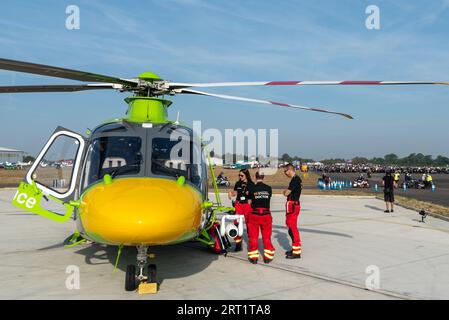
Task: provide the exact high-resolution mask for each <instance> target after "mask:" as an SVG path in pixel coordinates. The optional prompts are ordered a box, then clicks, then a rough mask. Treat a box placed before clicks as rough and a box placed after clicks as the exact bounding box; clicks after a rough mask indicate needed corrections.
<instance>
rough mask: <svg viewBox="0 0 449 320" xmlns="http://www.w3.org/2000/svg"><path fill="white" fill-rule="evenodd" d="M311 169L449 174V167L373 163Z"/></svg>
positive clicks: (334, 165)
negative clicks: (380, 164)
mask: <svg viewBox="0 0 449 320" xmlns="http://www.w3.org/2000/svg"><path fill="white" fill-rule="evenodd" d="M309 167H310V170H312V171H316V172H327V173H386V172H387V170H393V171H394V172H399V173H404V174H405V173H407V172H408V173H421V174H422V173H430V174H436V173H444V174H449V168H447V167H399V166H379V165H373V164H349V163H344V164H332V165H314V166H309Z"/></svg>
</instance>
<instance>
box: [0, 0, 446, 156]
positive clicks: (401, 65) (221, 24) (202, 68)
mask: <svg viewBox="0 0 449 320" xmlns="http://www.w3.org/2000/svg"><path fill="white" fill-rule="evenodd" d="M72 4H74V5H77V6H79V8H80V11H81V28H80V29H79V30H67V29H66V28H65V20H66V18H67V15H66V13H65V9H66V7H67V6H68V5H72ZM371 4H374V5H377V6H378V7H379V8H380V23H381V28H380V30H368V29H367V28H366V27H365V19H366V18H367V14H366V13H365V9H366V7H367V6H368V5H371ZM448 18H449V0H444V1H443V0H440V1H410V0H408V1H405V0H404V1H374V0H370V1H337V0H335V1H276V2H275V1H255V0H254V1H252V0H251V1H250V0H246V1H200V0H172V1H170V0H160V1H126V2H125V1H60V0H59V1H56V0H55V1H39V0H37V1H21V0H16V1H8V2H6V1H4V3H2V10H1V11H0V57H3V58H9V59H17V60H25V61H30V62H37V63H42V64H50V65H56V66H61V67H67V68H73V69H80V70H86V71H92V72H98V73H104V74H108V75H114V76H120V77H134V76H136V75H138V74H140V73H141V72H143V71H153V72H156V73H158V74H160V75H161V76H162V77H163V78H165V79H169V80H173V81H179V82H189V81H191V82H215V81H265V80H267V81H269V80H435V81H449V41H448V40H449V39H448V34H449V19H448ZM58 83H72V81H69V80H66V81H64V80H62V79H52V78H47V77H40V76H34V75H26V74H22V73H12V72H6V71H0V84H1V85H11V84H58ZM209 91H210V92H216V93H225V94H234V95H239V96H243V97H252V98H260V99H270V100H274V101H280V102H287V103H294V104H300V105H305V106H316V107H324V108H328V109H332V110H336V111H341V112H346V113H350V114H352V115H353V116H354V117H355V120H353V121H349V120H346V119H344V118H340V117H337V116H332V115H323V114H320V113H312V112H306V111H299V110H289V109H283V108H279V107H274V106H273V107H271V106H264V105H261V106H259V105H253V104H245V103H241V102H230V101H222V100H217V99H215V98H209V97H196V96H177V97H175V98H173V101H174V104H173V105H172V106H171V107H170V111H169V114H170V116H171V118H176V114H177V112H178V111H179V112H180V117H181V120H182V121H183V122H185V123H191V122H192V121H193V120H202V121H203V124H202V125H203V128H219V129H225V128H243V129H246V128H267V129H269V128H278V129H279V137H280V152H281V153H283V152H288V153H289V154H292V155H299V156H302V157H309V158H314V159H317V160H318V159H323V158H331V157H332V158H336V157H344V158H351V157H353V156H356V155H360V156H367V157H372V156H383V155H385V154H387V153H390V152H394V153H397V154H398V155H400V156H404V155H408V154H409V153H412V152H423V153H425V154H432V155H434V156H436V155H438V154H443V155H446V156H448V155H449V150H448V137H449V126H448V119H449V87H446V86H420V87H418V86H394V87H373V86H370V87H361V86H345V87H329V86H323V87H315V86H314V87H283V88H282V87H276V88H272V87H270V88H266V87H263V88H262V87H257V88H246V87H245V88H227V89H211V90H209ZM126 96H127V95H126V94H123V93H117V92H103V91H99V92H80V93H53V94H43V93H41V94H15V95H12V94H3V95H0V146H3V147H10V148H18V149H22V150H25V151H27V152H29V153H31V154H34V153H36V152H37V151H39V150H40V147H41V146H42V145H43V143H44V142H45V140H46V139H47V138H48V136H49V135H50V134H51V132H53V130H54V128H55V127H57V126H58V125H62V126H65V127H67V128H69V129H72V130H75V131H78V132H85V131H86V128H93V127H95V126H96V125H97V124H99V123H101V122H102V121H104V120H106V119H110V118H115V117H119V116H121V115H123V113H124V112H125V110H126V105H125V103H124V102H123V99H124V98H125V97H126Z"/></svg>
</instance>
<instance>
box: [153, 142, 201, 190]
mask: <svg viewBox="0 0 449 320" xmlns="http://www.w3.org/2000/svg"><path fill="white" fill-rule="evenodd" d="M201 159H202V158H201V148H200V147H198V146H196V144H194V143H190V142H188V143H183V142H180V141H171V140H170V138H154V139H153V141H152V156H151V172H152V173H153V174H155V175H163V176H171V177H175V178H178V177H180V176H184V177H185V178H186V179H187V180H189V181H190V182H192V183H193V184H195V185H197V186H198V187H201V183H202V181H201V176H202V172H201V167H200V163H195V162H201Z"/></svg>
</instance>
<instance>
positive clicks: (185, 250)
mask: <svg viewBox="0 0 449 320" xmlns="http://www.w3.org/2000/svg"><path fill="white" fill-rule="evenodd" d="M75 253H77V254H80V255H83V256H84V257H85V263H86V264H88V265H112V266H114V265H115V263H116V259H117V253H118V247H117V246H110V245H103V244H95V243H94V244H92V245H90V246H88V247H85V248H82V249H79V250H77V251H75ZM149 253H150V254H155V258H149V259H148V261H147V264H155V265H156V266H157V279H158V283H159V285H161V284H162V282H163V281H164V280H165V279H179V278H184V277H188V276H191V275H193V274H196V273H199V272H201V271H203V270H205V269H207V268H208V267H209V265H210V264H211V263H212V262H213V261H216V260H218V257H219V255H218V254H215V253H213V252H211V251H210V250H209V249H208V248H206V247H204V246H203V245H201V244H199V243H194V242H186V243H182V244H177V245H167V246H155V247H152V248H150V250H149ZM136 257H137V250H136V248H135V247H124V248H123V250H122V253H121V256H120V259H119V261H118V264H117V269H118V270H121V271H123V272H126V267H127V266H128V265H131V264H132V265H136Z"/></svg>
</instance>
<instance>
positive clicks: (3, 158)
mask: <svg viewBox="0 0 449 320" xmlns="http://www.w3.org/2000/svg"><path fill="white" fill-rule="evenodd" d="M24 154H25V152H23V151H20V150H15V149H8V148H2V147H0V163H4V162H10V163H15V162H19V161H23V155H24Z"/></svg>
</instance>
